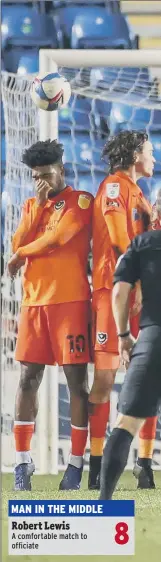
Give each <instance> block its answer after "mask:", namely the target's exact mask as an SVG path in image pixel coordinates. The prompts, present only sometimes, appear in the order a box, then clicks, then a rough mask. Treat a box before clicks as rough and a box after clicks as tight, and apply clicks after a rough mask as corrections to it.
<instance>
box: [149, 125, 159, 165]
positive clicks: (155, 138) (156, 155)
mask: <svg viewBox="0 0 161 562" xmlns="http://www.w3.org/2000/svg"><path fill="white" fill-rule="evenodd" d="M149 140H150V141H151V143H152V145H153V147H154V158H155V159H156V162H155V165H154V170H155V174H156V173H158V172H161V136H160V134H158V133H157V132H156V133H155V132H154V133H153V132H151V128H150V135H149Z"/></svg>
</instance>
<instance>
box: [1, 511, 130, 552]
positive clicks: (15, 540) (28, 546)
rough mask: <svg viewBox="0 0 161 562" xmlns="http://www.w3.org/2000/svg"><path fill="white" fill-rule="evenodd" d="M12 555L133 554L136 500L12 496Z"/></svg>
mask: <svg viewBox="0 0 161 562" xmlns="http://www.w3.org/2000/svg"><path fill="white" fill-rule="evenodd" d="M8 515H9V525H8V530H9V537H8V538H9V554H10V555H12V554H13V555H24V554H25V555H32V556H33V555H37V556H39V555H40V556H41V555H44V556H45V554H46V555H57V556H59V555H64V556H65V555H67V556H69V555H71V556H72V555H73V556H76V555H78V553H79V555H98V556H105V555H132V554H134V544H135V540H134V501H131V500H130V501H123V500H120V501H118V500H117V501H115V500H112V501H111V500H110V501H99V500H94V501H91V500H85V501H84V500H82V501H81V500H75V501H74V500H72V501H67V500H64V501H63V500H45V501H36V500H31V501H28V500H24V501H21V500H18V501H16V500H13V501H12V500H10V501H9V509H8Z"/></svg>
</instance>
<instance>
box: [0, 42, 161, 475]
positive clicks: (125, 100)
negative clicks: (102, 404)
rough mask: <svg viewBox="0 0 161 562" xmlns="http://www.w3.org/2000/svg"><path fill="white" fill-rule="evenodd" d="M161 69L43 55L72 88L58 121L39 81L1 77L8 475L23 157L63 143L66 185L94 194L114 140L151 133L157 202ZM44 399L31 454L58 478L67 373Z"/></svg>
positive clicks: (52, 373)
mask: <svg viewBox="0 0 161 562" xmlns="http://www.w3.org/2000/svg"><path fill="white" fill-rule="evenodd" d="M127 53H128V54H127ZM138 54H139V57H138ZM69 61H70V62H69ZM159 62H160V56H159V53H158V52H156V53H155V55H154V52H153V55H152V53H151V52H150V51H147V52H137V51H128V52H125V51H121V52H120V51H112V52H110V51H109V52H108V57H107V51H96V52H95V51H88V53H86V52H81V51H80V52H79V51H77V52H76V53H75V52H74V51H69V52H68V51H63V52H62V51H52V50H50V51H49V50H46V51H44V50H42V51H40V72H41V73H47V72H51V71H54V70H55V69H56V68H58V70H59V71H60V72H61V73H62V74H63V75H64V76H66V77H67V79H68V80H69V81H70V83H71V88H72V96H71V99H70V102H69V105H68V107H66V108H64V109H62V110H61V111H60V112H59V116H58V115H57V113H56V112H52V113H51V114H49V113H47V112H43V111H40V112H39V111H38V110H37V108H36V107H35V106H34V105H33V103H32V100H31V97H30V94H29V90H30V85H31V80H32V79H33V76H18V75H11V74H8V73H7V72H3V73H2V99H3V107H4V118H5V140H6V173H5V186H4V193H3V201H4V202H5V206H6V210H5V232H4V273H3V277H2V383H1V384H2V462H3V470H4V471H10V470H12V468H13V466H14V462H15V458H14V444H13V436H12V427H13V420H14V399H15V394H16V388H17V383H18V378H19V364H18V363H16V362H15V360H14V349H15V342H16V335H17V320H18V313H19V309H20V302H21V296H22V289H21V277H20V275H18V276H17V277H16V279H14V280H11V279H10V278H9V277H8V274H7V261H8V259H9V257H10V254H11V238H12V235H13V232H14V231H15V229H16V227H17V225H18V222H19V219H20V214H21V207H22V204H23V202H24V200H25V199H26V198H28V197H31V196H33V185H32V179H31V174H30V171H29V170H28V169H27V168H26V167H25V166H24V165H23V164H22V163H21V155H22V151H23V149H24V148H26V147H28V146H30V145H31V144H33V143H34V142H36V141H37V140H38V139H39V138H40V139H41V140H45V139H46V138H49V137H50V138H57V137H58V138H59V140H60V142H62V143H63V145H64V164H65V174H66V183H67V184H71V185H72V186H73V187H74V188H75V189H83V190H87V191H90V192H91V193H93V194H95V193H96V191H97V189H98V186H99V183H100V182H101V181H102V179H103V177H104V176H105V174H106V167H105V165H104V163H103V162H102V161H101V151H102V148H103V146H104V144H105V142H106V140H107V139H108V136H109V134H110V133H113V134H115V133H116V132H118V131H119V130H121V129H131V128H133V129H145V130H146V131H147V132H148V133H149V136H150V139H151V140H152V142H153V144H154V155H155V157H156V160H157V162H156V171H155V175H154V177H153V178H152V179H150V180H147V181H145V180H141V183H140V185H141V187H142V188H143V190H144V193H145V194H146V196H147V197H148V198H149V199H150V200H151V201H154V200H155V195H156V192H157V189H158V187H159V186H160V181H161V152H160V148H161V142H160V140H159V135H160V133H161V96H160V76H159V68H158V67H159ZM153 63H154V64H155V68H154V64H153ZM69 64H70V66H69ZM107 64H108V66H107ZM149 65H150V66H149ZM160 138H161V137H160ZM92 377H93V367H92V365H89V378H90V382H92ZM123 377H124V375H123V373H122V372H118V375H117V378H116V382H115V385H114V388H113V392H112V398H111V418H110V424H109V427H108V428H107V431H108V432H109V431H111V428H112V426H113V424H114V421H115V418H116V413H117V402H118V395H119V392H120V388H121V384H122V381H123ZM39 399H40V408H39V414H38V418H37V421H36V427H35V434H34V438H33V441H32V454H33V458H34V461H35V462H36V469H37V471H38V472H39V473H47V472H49V473H56V472H57V470H58V469H61V468H64V466H65V465H66V464H67V461H68V454H69V449H70V413H69V393H68V389H67V385H66V382H65V378H64V375H63V370H62V368H58V367H53V368H51V367H46V372H45V375H44V379H43V382H42V385H41V388H40V392H39ZM137 447H138V439H137V438H136V439H135V440H134V442H133V444H132V446H131V450H130V455H129V460H128V468H132V467H133V464H134V461H135V459H136V457H137ZM88 458H89V444H88V445H87V450H86V455H85V467H88ZM153 462H154V467H156V468H159V467H160V465H161V420H160V417H159V420H158V426H157V433H156V442H155V450H154V460H153Z"/></svg>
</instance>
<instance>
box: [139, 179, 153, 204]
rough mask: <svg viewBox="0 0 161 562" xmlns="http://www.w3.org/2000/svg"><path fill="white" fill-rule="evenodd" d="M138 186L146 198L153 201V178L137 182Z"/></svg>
mask: <svg viewBox="0 0 161 562" xmlns="http://www.w3.org/2000/svg"><path fill="white" fill-rule="evenodd" d="M137 184H138V185H139V187H140V188H141V189H142V191H143V193H144V195H145V197H146V198H147V199H148V200H149V201H151V192H152V179H151V178H140V179H139V180H138V181H137Z"/></svg>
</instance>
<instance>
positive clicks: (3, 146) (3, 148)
mask: <svg viewBox="0 0 161 562" xmlns="http://www.w3.org/2000/svg"><path fill="white" fill-rule="evenodd" d="M5 165H6V144H5V135H4V134H2V136H1V170H2V172H4V170H5Z"/></svg>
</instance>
